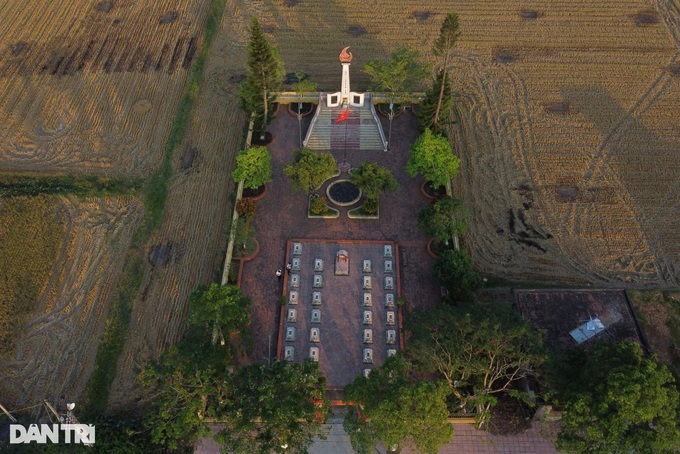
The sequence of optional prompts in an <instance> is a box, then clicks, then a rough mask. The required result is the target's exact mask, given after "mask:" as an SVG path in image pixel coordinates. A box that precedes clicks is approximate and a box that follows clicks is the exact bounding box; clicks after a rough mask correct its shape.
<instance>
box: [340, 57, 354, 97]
mask: <svg viewBox="0 0 680 454" xmlns="http://www.w3.org/2000/svg"><path fill="white" fill-rule="evenodd" d="M350 64H351V63H343V64H342V86H341V88H340V93H341V98H342V101H341V103H345V102H346V103H347V104H349V101H350V98H349V65H350Z"/></svg>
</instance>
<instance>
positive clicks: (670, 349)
mask: <svg viewBox="0 0 680 454" xmlns="http://www.w3.org/2000/svg"><path fill="white" fill-rule="evenodd" d="M628 295H629V296H630V299H631V302H632V304H633V307H634V309H635V312H636V314H638V319H639V320H640V325H641V327H642V331H643V333H644V336H645V339H646V340H647V342H648V343H649V347H650V348H651V350H652V352H653V353H655V354H656V355H657V356H658V357H659V359H660V360H661V361H662V362H663V363H664V364H666V365H667V366H668V367H670V368H671V370H672V371H673V372H674V373H675V376H676V377H678V378H680V293H678V292H675V293H671V292H658V291H629V292H628Z"/></svg>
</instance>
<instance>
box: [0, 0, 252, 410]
mask: <svg viewBox="0 0 680 454" xmlns="http://www.w3.org/2000/svg"><path fill="white" fill-rule="evenodd" d="M212 3H213V2H209V1H186V2H169V1H142V2H139V1H126V0H122V1H118V0H116V1H100V2H97V1H87V2H76V3H73V2H65V1H57V2H33V1H28V2H23V3H22V4H18V3H17V2H4V3H3V4H2V5H0V23H2V25H3V27H0V29H1V30H2V31H0V42H2V46H1V47H0V52H2V59H0V68H1V69H0V111H2V113H3V116H4V118H5V119H6V121H5V122H3V124H2V125H0V170H2V171H4V172H19V171H30V172H31V174H32V175H35V176H37V177H40V175H59V174H64V173H78V174H86V175H93V174H94V175H98V176H101V177H104V178H106V177H111V176H113V177H124V178H138V179H147V178H148V177H149V176H150V175H153V174H154V172H157V171H158V169H159V168H160V165H161V163H162V162H163V159H164V150H165V149H166V147H167V143H168V135H169V132H170V130H171V127H172V125H173V122H174V121H176V120H175V119H176V117H177V113H178V108H179V104H180V99H181V98H182V96H184V94H185V93H186V92H187V80H188V74H189V71H190V68H191V65H192V63H193V62H194V60H195V58H198V55H199V52H200V49H201V46H202V44H203V42H204V36H205V26H206V17H207V16H208V12H209V10H210V8H211V7H212ZM228 17H229V15H228V14H226V13H225V15H224V18H223V19H224V23H225V24H227V25H228V23H229V20H228ZM223 42H227V38H226V37H225V38H224V39H223ZM223 57H224V54H223V53H222V52H221V51H219V50H217V54H216V55H215V57H212V56H211V57H210V58H209V59H208V61H207V63H206V72H205V81H199V82H203V83H202V84H201V89H200V90H199V95H198V101H197V103H196V105H195V107H194V109H193V110H192V111H191V115H190V117H189V118H190V122H189V124H188V125H183V126H182V128H184V127H188V130H189V132H188V134H187V135H186V140H185V141H184V142H183V143H181V144H180V145H179V146H177V147H176V148H175V149H174V150H173V151H174V154H172V155H171V156H170V157H169V159H170V168H171V172H170V173H171V176H170V179H169V181H168V197H167V201H166V203H165V210H164V215H163V218H162V219H161V222H160V224H161V226H160V229H159V230H158V231H157V232H156V233H155V234H153V235H152V236H151V237H150V238H149V241H148V243H145V244H142V245H141V246H136V249H135V252H134V253H133V254H129V253H128V249H129V248H130V245H131V239H132V237H133V235H134V233H135V230H136V229H137V227H138V225H140V220H141V219H142V218H143V216H145V214H144V213H147V212H148V210H145V207H144V206H143V202H142V200H141V197H140V198H139V199H138V198H133V199H128V198H120V197H118V198H116V197H114V198H105V199H98V198H97V199H85V200H77V199H72V198H65V199H63V202H62V204H63V205H64V208H63V209H62V210H60V211H59V213H60V214H59V220H60V221H59V222H61V223H63V224H64V225H66V226H67V227H68V228H67V233H66V234H65V236H64V237H63V238H60V239H59V240H58V241H57V243H58V246H57V247H58V248H60V249H59V251H61V252H59V254H60V255H59V257H58V259H57V262H56V263H57V265H54V268H53V269H52V267H51V266H50V268H49V269H48V270H47V272H46V273H45V275H44V276H43V277H42V281H40V282H39V284H41V285H40V286H39V287H40V288H42V287H43V286H44V287H45V290H44V291H43V292H42V293H40V294H39V296H38V297H36V298H34V307H33V308H32V312H31V313H30V314H28V315H27V316H26V317H25V319H23V320H22V322H23V323H22V328H21V332H22V334H21V337H20V338H17V339H16V345H17V348H16V349H15V350H14V352H13V353H11V354H9V355H8V356H6V358H8V361H6V362H3V365H2V371H1V372H0V376H2V377H3V378H5V379H6V380H3V382H2V384H0V395H2V396H3V399H5V400H3V403H5V404H6V405H14V404H18V405H19V404H22V403H24V402H25V403H28V404H34V403H35V402H39V401H40V400H41V399H43V398H45V397H47V398H49V399H50V400H54V399H55V398H56V397H58V396H61V395H64V396H69V397H70V398H72V399H73V400H76V401H79V402H82V400H83V399H84V397H85V394H84V389H85V385H86V384H87V383H88V380H89V378H90V376H91V373H92V370H93V367H94V360H95V355H96V353H97V348H98V346H99V343H98V340H100V336H101V334H102V331H103V329H104V326H105V317H106V315H107V311H108V310H109V308H110V306H111V301H112V296H113V294H114V293H115V292H116V289H117V287H120V286H121V285H123V286H125V282H122V284H121V279H120V276H121V273H120V270H121V268H122V267H123V264H124V263H126V260H128V259H130V257H139V255H142V256H143V258H139V260H138V262H137V263H139V264H141V266H142V269H141V270H140V273H141V275H142V277H141V280H142V287H141V288H140V289H139V294H138V295H137V296H136V298H135V299H134V301H131V302H130V303H131V305H132V306H133V307H134V310H133V318H132V321H131V324H130V330H129V331H130V332H129V336H128V341H127V342H128V343H127V345H126V347H125V353H124V354H123V357H122V358H121V370H120V377H119V380H118V381H117V383H116V384H114V389H113V395H114V396H116V395H117V394H116V390H118V391H119V392H121V390H128V389H129V388H133V387H134V384H135V383H136V373H137V370H138V369H135V368H132V369H131V367H132V366H134V367H138V366H139V365H140V364H143V362H144V361H145V360H146V359H147V358H148V357H150V356H154V355H156V354H158V353H159V352H160V351H162V350H163V349H164V348H165V347H166V346H167V345H168V344H170V343H172V342H174V341H175V340H176V339H177V337H178V336H179V334H180V333H181V331H182V329H183V326H184V325H183V324H184V320H183V316H184V314H185V312H186V303H187V296H188V294H189V293H190V292H191V291H192V290H194V289H195V288H196V287H197V286H198V285H199V284H200V283H208V282H210V281H211V280H212V279H213V278H214V276H216V275H217V274H218V269H219V266H220V265H221V262H222V260H223V247H224V246H223V245H225V244H226V239H225V238H226V227H225V225H226V220H227V219H228V216H227V213H229V212H230V210H231V207H230V202H229V194H230V192H231V189H232V187H233V182H232V181H231V179H230V171H231V167H232V162H233V156H234V154H235V151H236V150H237V149H238V147H240V144H241V140H242V132H243V128H244V115H243V114H242V113H241V112H240V111H239V109H238V106H237V102H235V100H236V98H235V97H233V96H231V95H230V93H231V92H232V90H233V87H237V86H236V85H233V84H229V81H228V80H226V79H223V78H222V74H223V73H224V70H223V69H221V68H222V67H223V66H224V60H226V61H228V62H229V64H234V65H236V64H238V65H241V64H242V60H238V61H233V62H232V61H231V60H230V59H225V58H223ZM60 200H62V199H60ZM26 235H30V232H28V231H27V232H26ZM23 240H27V239H26V238H23ZM137 252H139V254H137ZM135 277H137V276H135ZM128 287H129V286H128ZM130 358H132V359H130ZM3 359H5V358H3ZM121 377H122V378H121ZM10 378H11V379H10ZM132 398H134V396H129V395H124V398H123V399H121V400H119V401H118V403H127V402H129V400H130V399H132Z"/></svg>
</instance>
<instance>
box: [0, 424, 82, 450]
mask: <svg viewBox="0 0 680 454" xmlns="http://www.w3.org/2000/svg"><path fill="white" fill-rule="evenodd" d="M60 432H61V433H62V437H61V438H62V440H63V441H60V437H59V433H60ZM94 438H95V436H94V426H93V425H92V424H61V425H59V424H31V425H30V426H28V427H24V426H22V425H21V424H10V425H9V443H10V444H21V443H34V442H35V443H37V444H47V443H48V440H49V442H50V443H60V442H63V443H76V444H84V445H92V444H94Z"/></svg>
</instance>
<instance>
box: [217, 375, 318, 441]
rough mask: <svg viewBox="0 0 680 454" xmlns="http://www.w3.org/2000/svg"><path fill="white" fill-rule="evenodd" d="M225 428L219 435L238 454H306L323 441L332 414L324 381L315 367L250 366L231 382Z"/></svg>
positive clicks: (219, 438)
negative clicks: (324, 427) (318, 440)
mask: <svg viewBox="0 0 680 454" xmlns="http://www.w3.org/2000/svg"><path fill="white" fill-rule="evenodd" d="M230 383H231V392H230V395H229V398H228V400H227V405H226V408H225V410H226V411H225V413H224V415H225V418H226V427H225V429H224V430H223V431H222V432H220V433H219V435H218V436H217V440H218V442H220V443H222V444H223V445H224V446H225V448H226V449H228V450H230V452H231V451H233V452H237V453H261V454H270V453H271V452H277V453H288V452H294V453H306V452H307V449H308V448H309V446H311V444H312V439H313V438H314V437H317V436H322V435H323V432H322V424H323V422H324V419H325V414H326V412H327V411H328V409H329V405H328V402H327V401H326V400H325V392H326V385H325V379H324V378H323V375H322V374H321V371H320V369H319V367H318V365H317V364H316V363H312V362H305V363H302V364H294V363H287V362H276V363H274V364H273V365H272V367H271V368H266V367H265V366H257V365H254V366H248V367H245V368H243V369H241V371H239V373H238V374H236V375H234V376H233V377H232V379H231V381H230Z"/></svg>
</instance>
